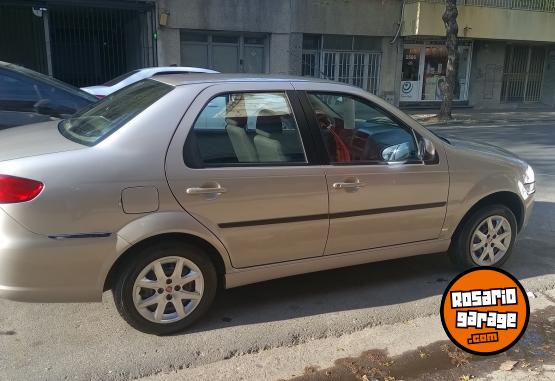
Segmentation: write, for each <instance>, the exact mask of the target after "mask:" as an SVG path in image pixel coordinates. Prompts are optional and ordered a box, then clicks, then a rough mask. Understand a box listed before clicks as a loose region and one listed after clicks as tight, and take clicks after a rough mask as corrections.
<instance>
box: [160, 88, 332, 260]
mask: <svg viewBox="0 0 555 381" xmlns="http://www.w3.org/2000/svg"><path fill="white" fill-rule="evenodd" d="M291 90H292V86H291V84H289V83H279V82H265V83H255V82H251V83H225V84H218V85H213V86H211V87H208V88H207V89H205V90H204V91H203V92H201V93H200V94H199V95H198V97H197V98H196V99H195V101H194V102H193V103H192V105H191V107H190V108H189V110H188V111H187V113H186V114H185V117H184V118H183V120H182V122H181V124H180V126H179V127H178V130H177V132H176V135H175V136H174V138H173V140H172V142H171V145H170V149H169V152H168V157H167V161H166V172H167V178H168V182H169V185H170V187H171V189H172V192H173V193H174V195H175V197H176V198H177V200H178V201H179V203H180V204H181V205H182V207H183V208H184V209H185V210H186V211H187V212H189V213H190V214H191V215H192V216H193V217H195V218H196V219H197V220H198V221H200V222H201V223H202V224H203V225H205V226H206V227H208V228H209V229H210V230H211V231H212V232H213V233H214V234H215V235H216V236H218V237H219V238H220V240H221V241H222V243H223V244H224V245H225V246H226V248H227V249H228V252H229V254H230V258H231V261H232V264H233V266H234V267H237V268H243V267H249V266H257V265H264V264H269V263H275V262H283V261H291V260H298V259H303V258H309V257H318V256H321V255H323V253H324V247H325V242H326V238H327V234H328V192H327V184H326V180H325V176H324V171H323V168H322V167H321V166H317V165H313V164H314V163H313V156H312V155H313V153H312V152H313V149H312V145H313V140H312V138H311V135H310V133H309V131H308V129H307V127H306V122H305V117H304V114H303V113H302V110H301V109H300V106H299V104H298V100H297V99H296V97H295V93H294V92H292V91H291ZM299 110H301V112H299Z"/></svg>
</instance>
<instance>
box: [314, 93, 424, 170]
mask: <svg viewBox="0 0 555 381" xmlns="http://www.w3.org/2000/svg"><path fill="white" fill-rule="evenodd" d="M308 97H309V100H310V103H311V105H312V108H313V110H314V113H315V114H316V119H317V121H318V125H319V128H320V133H321V134H322V138H323V140H324V144H325V145H326V149H327V151H328V154H329V160H330V162H331V163H343V164H344V163H353V164H357V163H359V164H379V163H391V162H406V161H413V160H420V159H419V155H418V145H417V144H416V141H415V136H414V134H413V132H412V130H411V129H410V128H408V127H405V126H403V125H401V124H399V123H397V122H396V121H395V120H393V119H392V118H390V117H389V116H388V115H387V114H386V113H385V112H383V111H382V110H380V109H379V108H377V107H374V106H372V105H371V104H369V103H368V102H366V101H364V100H362V99H359V98H355V97H352V96H350V95H346V94H326V93H310V94H308Z"/></svg>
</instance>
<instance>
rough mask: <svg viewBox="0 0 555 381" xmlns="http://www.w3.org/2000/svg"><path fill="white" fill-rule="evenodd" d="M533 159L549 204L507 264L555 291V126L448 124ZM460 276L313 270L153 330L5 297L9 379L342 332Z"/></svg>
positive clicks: (388, 268) (421, 302)
mask: <svg viewBox="0 0 555 381" xmlns="http://www.w3.org/2000/svg"><path fill="white" fill-rule="evenodd" d="M435 130H438V131H439V132H441V133H443V134H445V135H446V136H457V137H462V138H468V139H475V140H481V141H486V142H489V143H492V144H497V145H500V146H503V147H505V148H507V149H509V150H512V151H514V152H515V153H517V154H519V155H520V156H521V157H523V158H524V159H526V160H528V161H529V162H530V163H531V164H532V165H533V166H534V167H535V169H536V172H537V173H538V176H537V181H538V194H537V204H536V207H535V210H534V214H533V216H532V220H531V221H530V224H529V227H528V228H527V230H526V231H525V232H524V233H523V234H522V235H521V237H520V239H519V241H518V244H517V247H516V252H515V253H514V255H513V257H512V258H511V260H510V261H509V262H508V263H507V269H508V270H509V271H511V272H512V273H514V274H515V275H516V276H517V277H518V278H520V279H521V280H522V281H523V283H524V285H525V287H527V289H528V290H531V291H541V290H546V289H552V288H555V239H553V236H554V234H555V123H545V122H542V123H539V124H531V125H528V126H525V125H522V124H518V125H504V126H478V127H462V128H459V127H454V126H450V127H437V128H435ZM454 275H455V273H454V271H453V269H452V267H451V265H450V264H449V262H448V260H447V258H446V257H445V256H444V255H441V254H440V255H428V256H421V257H415V258H409V259H401V260H396V261H389V262H383V263H374V264H369V265H364V266H358V267H353V268H346V269H339V270H333V271H326V272H321V273H316V274H308V275H303V276H297V277H292V278H287V279H281V280H276V281H271V282H266V283H262V284H257V285H250V286H246V287H241V288H238V289H232V290H227V291H223V292H221V293H220V294H219V296H218V298H217V301H216V303H215V305H214V307H213V308H212V310H211V312H210V314H209V315H208V316H207V318H206V319H205V320H204V321H203V322H200V323H199V324H197V325H196V326H195V327H194V328H193V329H192V330H191V331H190V332H188V333H185V334H181V335H176V336H172V337H163V338H161V337H155V336H149V335H145V334H142V333H139V332H137V331H134V330H133V329H131V328H130V327H128V326H127V325H126V324H125V323H124V322H123V320H122V319H120V317H119V316H118V314H117V312H116V310H115V308H114V306H113V302H112V299H111V296H110V294H109V293H107V294H105V297H104V302H103V303H101V304H51V305H49V304H23V303H15V302H8V301H0V379H2V380H13V381H16V380H40V379H49V380H63V379H69V380H73V379H102V380H112V379H129V378H139V377H142V376H146V375H152V374H155V373H157V372H160V371H167V370H171V369H175V368H177V369H179V368H183V367H195V366H198V365H203V364H208V363H211V362H215V361H219V360H222V359H225V358H231V357H233V356H235V355H237V354H242V353H252V352H257V351H261V350H264V349H268V348H274V347H280V346H292V345H295V344H299V343H303V342H305V341H307V340H310V339H312V338H324V337H333V336H340V335H343V334H346V333H352V332H356V331H359V330H361V329H363V328H366V327H370V326H378V325H381V324H386V323H387V324H394V323H398V322H405V321H408V320H412V319H415V318H419V317H426V316H431V315H434V314H437V308H438V305H439V299H440V295H441V293H442V291H443V289H444V287H445V286H446V285H447V282H448V280H449V279H451V278H452V277H453V276H454Z"/></svg>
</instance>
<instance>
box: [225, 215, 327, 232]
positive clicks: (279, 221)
mask: <svg viewBox="0 0 555 381" xmlns="http://www.w3.org/2000/svg"><path fill="white" fill-rule="evenodd" d="M328 217H329V215H328V214H312V215H308V216H296V217H282V218H270V219H267V220H254V221H240V222H224V223H222V224H219V225H218V226H219V227H220V228H222V229H226V228H243V227H246V226H258V225H274V224H286V223H288V222H304V221H316V220H327V219H328Z"/></svg>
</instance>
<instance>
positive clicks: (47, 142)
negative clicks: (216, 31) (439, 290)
mask: <svg viewBox="0 0 555 381" xmlns="http://www.w3.org/2000/svg"><path fill="white" fill-rule="evenodd" d="M534 193H535V179H534V171H533V170H532V168H531V167H530V166H529V165H528V164H526V163H525V162H524V161H522V160H520V159H519V158H517V157H515V156H514V155H512V154H511V153H509V152H506V151H504V150H503V149H501V148H497V147H494V146H490V145H486V144H480V143H471V142H465V141H459V140H446V139H445V138H441V137H439V136H436V135H434V134H433V133H431V132H430V131H428V130H427V129H425V128H424V127H422V126H421V125H419V124H418V123H417V122H415V121H414V120H413V119H412V118H410V117H408V116H407V115H405V114H404V113H402V112H401V111H399V110H398V109H396V108H395V107H393V106H391V105H389V104H387V103H386V102H384V101H383V100H381V99H379V98H377V97H375V96H372V95H370V94H368V93H367V92H365V91H363V90H361V89H358V88H355V87H350V86H347V85H343V84H339V83H332V82H328V81H323V80H318V79H310V80H307V79H306V78H295V77H269V76H268V77H266V76H256V77H248V76H240V75H220V74H210V75H194V74H192V75H191V74H189V75H168V76H160V77H155V78H153V79H147V80H144V81H141V82H137V83H135V84H133V85H131V86H129V87H127V88H125V89H122V90H120V91H118V92H116V93H114V94H112V95H110V96H109V97H107V98H105V99H103V100H102V101H100V102H99V103H96V104H94V105H92V106H91V107H89V108H87V109H85V110H83V111H81V112H80V113H78V114H77V115H75V116H74V117H72V118H70V119H66V120H63V121H61V122H49V123H44V124H38V125H30V126H26V127H22V128H18V129H13V130H7V131H3V132H0V297H3V298H7V299H12V300H19V301H28V302H89V301H100V300H101V298H102V294H103V292H104V291H106V290H110V289H111V290H112V292H113V294H114V299H115V303H116V307H117V309H118V310H119V312H120V313H121V315H122V316H123V317H124V318H125V319H126V320H127V321H128V322H129V324H131V325H132V326H133V327H135V328H137V329H139V330H141V331H143V332H148V333H155V334H169V333H173V332H176V331H180V330H183V329H184V328H185V327H187V326H188V325H190V324H191V323H192V322H193V321H195V320H197V319H198V318H200V317H201V316H202V315H203V314H204V313H205V312H206V311H207V309H208V308H209V306H210V304H211V303H212V301H213V299H214V297H215V295H216V290H217V289H218V287H224V288H232V287H237V286H241V285H245V284H249V283H255V282H260V281H264V280H268V279H274V278H280V277H285V276H290V275H295V274H302V273H308V272H312V271H320V270H325V269H331V268H337V267H343V266H351V265H357V264H362V263H367V262H374V261H381V260H386V259H392V258H400V257H407V256H414V255H420V254H427V253H437V252H446V253H448V254H447V255H449V256H450V257H451V258H452V259H453V261H454V262H455V263H456V264H457V265H458V266H459V267H463V268H468V267H474V266H501V265H502V264H503V263H504V262H505V261H506V260H507V259H508V258H509V255H510V254H511V250H512V248H513V246H514V242H515V239H516V237H517V234H518V233H519V232H520V231H521V230H522V229H523V228H524V226H525V225H526V223H527V221H528V218H529V216H530V211H531V209H532V204H533V200H534Z"/></svg>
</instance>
